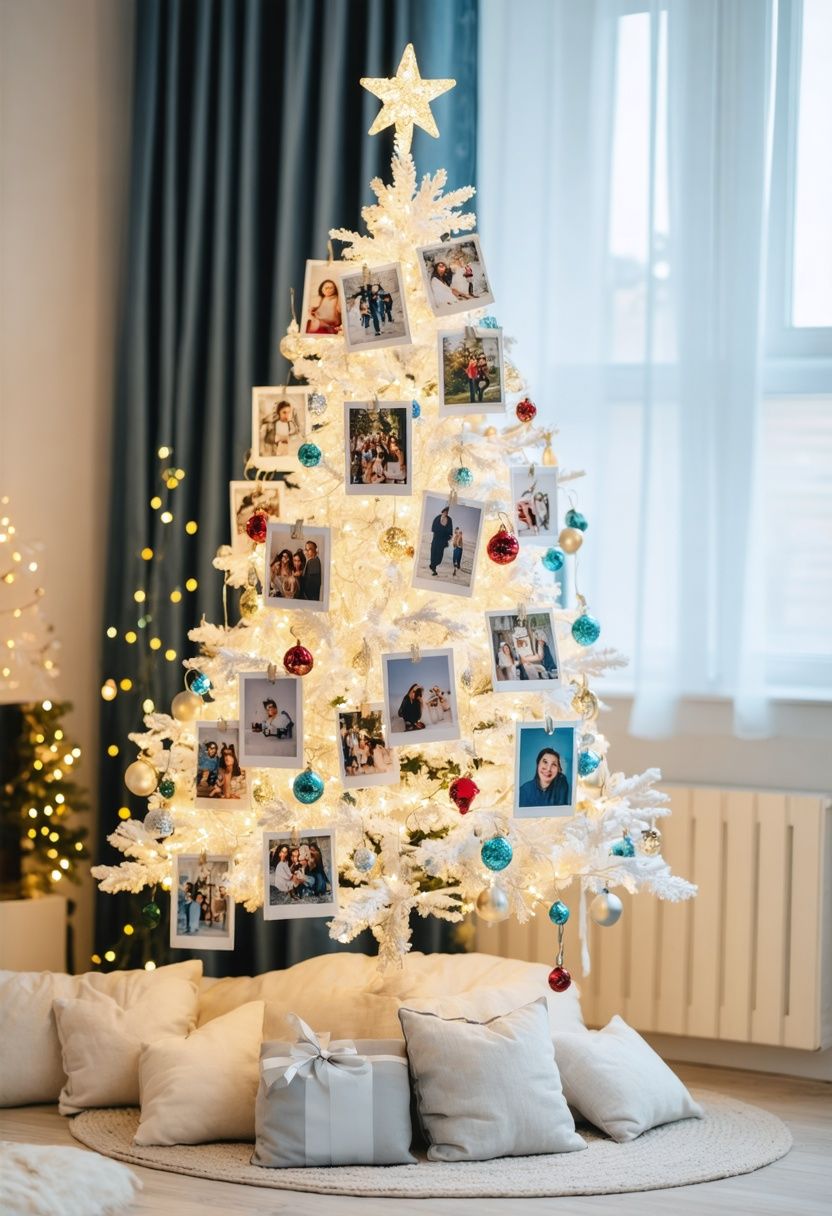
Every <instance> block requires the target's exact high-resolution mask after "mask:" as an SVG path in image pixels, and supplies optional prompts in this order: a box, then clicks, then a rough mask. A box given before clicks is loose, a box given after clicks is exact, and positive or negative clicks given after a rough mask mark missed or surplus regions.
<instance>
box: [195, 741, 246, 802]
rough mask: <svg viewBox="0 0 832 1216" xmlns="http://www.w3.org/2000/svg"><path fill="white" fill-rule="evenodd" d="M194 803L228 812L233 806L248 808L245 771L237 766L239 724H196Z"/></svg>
mask: <svg viewBox="0 0 832 1216" xmlns="http://www.w3.org/2000/svg"><path fill="white" fill-rule="evenodd" d="M196 743H197V748H196V803H195V805H196V806H197V807H200V808H202V809H207V808H210V807H213V808H214V809H215V810H223V809H226V808H227V809H231V807H233V806H234V805H235V804H236V806H237V807H239V806H240V805H241V804H242V805H245V806H246V807H247V806H248V789H247V784H246V772H245V769H244V768H241V767H240V754H239V753H240V730H239V723H238V722H208V721H205V720H202V721H200V722H197V724H196Z"/></svg>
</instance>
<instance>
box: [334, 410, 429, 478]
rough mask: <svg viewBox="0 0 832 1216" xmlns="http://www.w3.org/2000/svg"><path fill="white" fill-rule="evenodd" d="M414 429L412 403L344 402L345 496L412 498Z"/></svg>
mask: <svg viewBox="0 0 832 1216" xmlns="http://www.w3.org/2000/svg"><path fill="white" fill-rule="evenodd" d="M412 427H413V416H412V410H411V404H410V402H409V401H385V402H381V401H379V402H378V404H377V405H376V403H374V402H372V401H345V402H344V449H345V452H344V459H345V462H346V468H345V473H344V490H345V492H346V493H347V494H371V495H373V496H375V495H386V494H410V493H411V492H412V487H413V470H412V467H411V461H412V451H413V445H412V443H411V437H412Z"/></svg>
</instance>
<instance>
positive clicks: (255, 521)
mask: <svg viewBox="0 0 832 1216" xmlns="http://www.w3.org/2000/svg"><path fill="white" fill-rule="evenodd" d="M268 526H269V517H268V515H267V514H266V512H265V511H253V512H252V513H251V515H250V516H249V517H248V519H247V520H246V536H248V538H249V540H253V541H255V542H256V543H257V544H258V545H262V543H263V541H264V540H265V539H266V532H267V530H268Z"/></svg>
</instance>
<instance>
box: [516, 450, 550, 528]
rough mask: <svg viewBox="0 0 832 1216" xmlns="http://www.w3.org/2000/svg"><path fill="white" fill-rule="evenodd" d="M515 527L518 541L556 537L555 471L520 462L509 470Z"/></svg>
mask: <svg viewBox="0 0 832 1216" xmlns="http://www.w3.org/2000/svg"><path fill="white" fill-rule="evenodd" d="M511 501H512V503H513V506H514V527H515V530H516V532H517V538H518V540H520V541H524V540H535V541H541V542H543V541H546V542H549V541H556V540H557V538H558V471H557V469H551V468H546V469H544V468H538V467H537V466H534V467H530V466H529V465H522V466H521V467H519V468H518V467H515V468H513V469H512V470H511Z"/></svg>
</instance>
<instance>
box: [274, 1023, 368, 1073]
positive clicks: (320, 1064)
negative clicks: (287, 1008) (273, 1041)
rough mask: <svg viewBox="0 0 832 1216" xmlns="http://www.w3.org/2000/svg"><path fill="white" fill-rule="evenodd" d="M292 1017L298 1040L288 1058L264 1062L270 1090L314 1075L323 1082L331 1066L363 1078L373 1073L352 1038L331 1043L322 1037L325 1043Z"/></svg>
mask: <svg viewBox="0 0 832 1216" xmlns="http://www.w3.org/2000/svg"><path fill="white" fill-rule="evenodd" d="M289 1017H290V1018H291V1020H292V1021H293V1022H294V1023H295V1026H296V1028H297V1032H298V1041H297V1042H296V1043H293V1044H292V1047H291V1050H290V1054H289V1055H288V1056H267V1057H266V1058H265V1059H264V1060H263V1061H262V1070H263V1080H264V1081H265V1083H266V1088H267V1089H271V1088H272V1087H273V1086H275V1087H276V1088H277V1089H285V1088H286V1087H287V1086H288V1085H291V1084H292V1082H293V1081H294V1079H295V1077H308V1076H310V1075H312V1074H313V1073H314V1074H315V1075H317V1076H318V1077H320V1078H321V1080H324V1079H325V1075H324V1074H325V1073H326V1071H327V1069H328V1067H329V1066H332V1067H334V1068H339V1069H345V1070H346V1071H347V1072H349V1073H350V1075H351V1076H363V1075H365V1074H366V1073H369V1072H370V1070H371V1065H370V1061H369V1060H368V1059H367V1057H366V1056H360V1055H359V1054H358V1052H357V1050H356V1047H355V1043H353V1042H352V1040H351V1039H335V1040H333V1041H332V1042H330V1040H329V1035H323V1036H321V1037H322V1038H323V1043H322V1042H321V1040H320V1039H319V1038H318V1036H317V1035H316V1034H315V1031H314V1030H312V1029H311V1027H309V1026H307V1024H306V1022H304V1021H303V1019H302V1018H299V1017H298V1016H297V1014H294V1013H291V1014H289ZM324 1044H326V1046H324Z"/></svg>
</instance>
